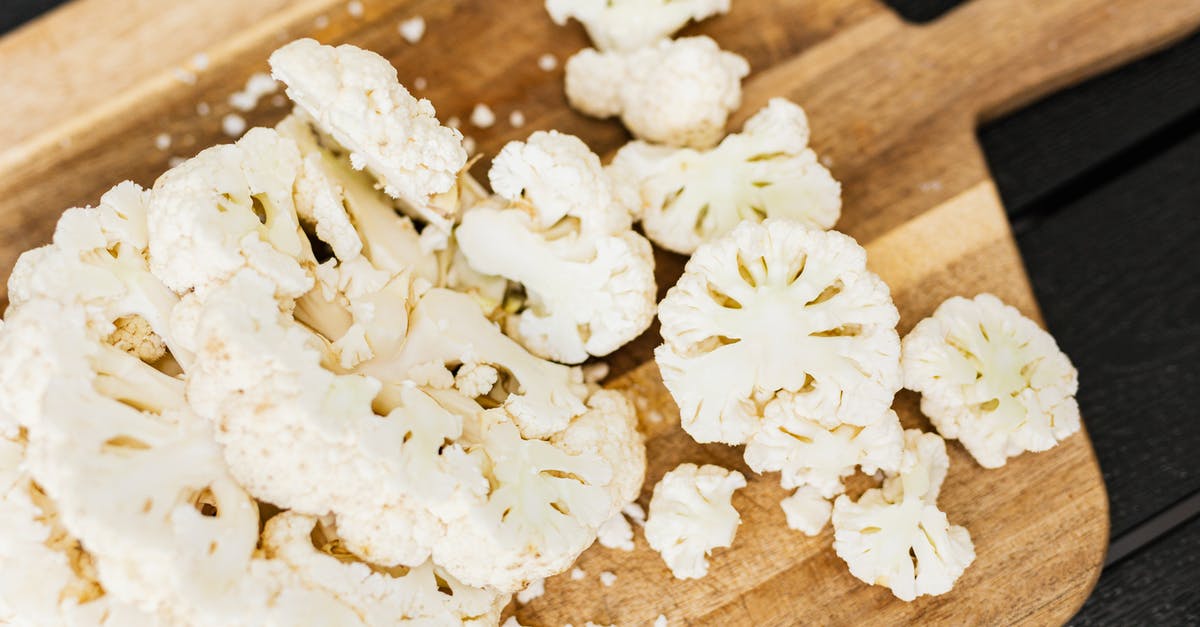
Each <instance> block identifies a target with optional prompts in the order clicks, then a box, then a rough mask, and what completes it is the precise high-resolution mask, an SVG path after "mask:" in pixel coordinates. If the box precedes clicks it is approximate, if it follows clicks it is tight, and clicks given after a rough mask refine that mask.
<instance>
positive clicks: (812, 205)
mask: <svg viewBox="0 0 1200 627" xmlns="http://www.w3.org/2000/svg"><path fill="white" fill-rule="evenodd" d="M808 136H809V132H808V121H807V119H806V118H805V116H804V110H803V109H801V108H800V107H799V106H797V105H795V104H793V103H791V102H789V101H788V100H786V99H783V98H772V99H771V101H770V102H769V103H768V104H767V106H766V107H764V108H763V109H761V110H760V111H759V112H758V113H756V114H754V116H753V117H751V118H750V119H749V120H747V121H746V125H745V127H744V128H743V129H742V132H741V133H738V134H733V135H729V136H727V137H726V138H725V139H724V140H722V141H721V143H720V145H718V146H717V147H716V148H713V149H711V150H707V151H699V150H694V149H691V148H677V149H676V148H670V147H668V146H655V145H653V144H648V143H646V142H642V141H634V142H630V143H629V144H626V145H625V146H624V147H623V148H621V150H620V151H618V152H617V155H616V157H614V158H613V161H612V164H610V165H609V166H608V172H609V175H610V176H612V177H613V180H614V182H615V185H616V188H617V189H618V190H621V191H622V192H623V193H622V200H623V202H624V203H625V205H626V207H627V208H628V209H629V211H630V212H631V213H632V214H633V215H634V216H636V217H638V218H640V219H641V221H642V227H643V228H644V229H645V230H646V234H647V235H648V236H649V237H650V239H651V240H653V241H654V243H656V244H658V245H659V246H662V247H663V248H666V249H668V250H671V251H674V252H677V253H682V254H685V255H687V254H691V253H692V252H693V251H695V250H696V247H697V246H699V245H700V244H702V243H704V242H707V241H710V240H712V239H715V238H717V237H721V236H722V235H725V234H726V233H728V232H729V231H731V230H733V228H734V227H735V226H737V225H738V223H740V222H741V221H742V220H755V221H762V220H763V219H765V218H787V219H790V220H795V221H797V222H801V223H803V224H805V225H807V226H810V227H812V228H817V229H822V230H824V229H829V228H832V227H833V225H834V223H836V222H837V219H838V216H839V215H840V214H841V207H842V199H841V185H840V184H839V183H838V182H837V181H836V180H834V178H833V176H832V175H831V174H830V173H829V170H827V169H825V167H824V166H822V165H821V164H820V162H818V161H817V155H816V153H814V152H813V151H812V149H810V148H809V147H808Z"/></svg>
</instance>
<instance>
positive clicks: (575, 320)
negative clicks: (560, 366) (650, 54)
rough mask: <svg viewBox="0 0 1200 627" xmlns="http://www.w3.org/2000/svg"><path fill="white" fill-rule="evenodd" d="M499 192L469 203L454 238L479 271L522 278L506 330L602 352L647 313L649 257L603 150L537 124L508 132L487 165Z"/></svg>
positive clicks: (584, 353) (537, 348)
mask: <svg viewBox="0 0 1200 627" xmlns="http://www.w3.org/2000/svg"><path fill="white" fill-rule="evenodd" d="M490 178H491V181H492V187H493V188H494V189H495V190H496V193H497V194H498V195H499V196H500V198H503V199H504V201H506V202H500V201H492V202H485V203H482V204H479V205H476V206H475V207H473V208H471V209H469V210H467V211H466V212H465V214H464V215H463V219H462V224H461V225H459V227H458V229H457V230H456V231H455V238H456V240H457V242H458V246H459V248H460V249H461V250H462V253H463V255H464V256H465V257H466V259H467V261H468V262H469V263H470V265H471V267H472V268H474V269H475V270H476V271H477V272H480V273H486V274H491V275H499V276H502V277H505V278H506V279H509V280H511V281H513V282H516V283H520V284H521V285H523V286H524V288H525V293H526V302H525V307H524V309H523V310H522V311H520V312H518V313H516V314H515V315H513V316H510V317H509V318H508V320H507V325H506V326H507V330H508V332H509V334H510V335H512V336H514V337H516V338H517V339H518V340H520V341H521V343H522V344H524V345H525V346H526V347H527V348H528V349H529V350H530V351H532V352H533V353H535V354H537V355H539V356H543V357H547V358H551V359H555V360H557V361H561V362H565V363H580V362H582V361H584V360H585V359H587V358H588V356H589V355H607V354H608V353H611V352H612V351H614V350H616V349H617V348H619V347H620V346H622V345H623V344H625V343H627V342H629V341H630V340H632V339H633V338H635V337H637V336H638V335H640V334H641V333H642V332H643V331H645V330H646V328H647V327H649V326H650V323H651V322H652V321H653V319H654V298H655V284H654V258H653V255H652V252H651V248H650V243H649V242H647V241H646V239H645V238H643V237H642V236H641V235H638V234H637V233H634V232H633V230H632V228H631V223H630V219H629V214H628V213H627V212H626V211H625V209H624V208H622V207H621V206H620V205H619V204H618V203H617V202H616V200H615V198H614V195H613V190H612V186H611V184H610V183H609V180H608V178H607V177H606V176H605V174H604V170H603V168H602V167H601V165H600V159H599V158H598V157H597V156H596V155H595V154H593V153H592V152H591V151H590V150H588V148H587V146H586V145H584V143H583V142H582V141H580V140H579V139H577V138H575V137H573V136H570V135H564V134H561V133H558V132H556V131H550V132H542V131H539V132H536V133H534V134H533V135H531V136H530V137H529V139H528V140H527V141H525V142H510V143H509V144H508V145H506V146H505V147H504V149H503V150H501V151H500V154H499V155H497V157H496V159H495V161H494V162H493V164H492V169H491V172H490Z"/></svg>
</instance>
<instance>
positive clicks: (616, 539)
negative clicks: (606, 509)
mask: <svg viewBox="0 0 1200 627" xmlns="http://www.w3.org/2000/svg"><path fill="white" fill-rule="evenodd" d="M596 541H597V542H599V543H600V546H603V547H606V548H610V549H620V550H622V551H632V550H633V527H632V526H630V524H629V520H627V519H626V518H625V514H623V513H620V512H618V513H617V514H614V515H613V517H612V518H609V519H608V520H606V521H604V524H602V525H600V528H599V529H597V530H596Z"/></svg>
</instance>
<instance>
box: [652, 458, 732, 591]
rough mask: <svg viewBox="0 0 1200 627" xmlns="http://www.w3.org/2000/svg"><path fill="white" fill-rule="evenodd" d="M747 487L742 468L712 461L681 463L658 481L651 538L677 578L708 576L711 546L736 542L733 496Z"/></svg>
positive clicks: (653, 502) (655, 489) (715, 546)
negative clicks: (732, 467)
mask: <svg viewBox="0 0 1200 627" xmlns="http://www.w3.org/2000/svg"><path fill="white" fill-rule="evenodd" d="M744 487H746V478H745V477H743V476H742V473H740V472H737V471H736V470H732V471H731V470H726V469H724V468H721V467H720V466H713V465H711V464H705V465H704V466H699V467H697V466H696V465H695V464H680V465H679V466H677V467H675V469H674V470H672V471H670V472H668V473H667V474H665V475H663V478H662V480H661V481H659V482H658V484H657V485H655V486H654V495H653V496H652V497H651V498H650V516H649V518H647V519H646V541H647V542H649V543H650V547H651V548H653V549H654V550H655V551H658V552H659V554H660V555H662V558H663V561H665V562H666V563H667V567H668V568H670V569H671V573H672V574H674V575H675V577H676V578H677V579H699V578H701V577H704V576H705V575H707V574H708V560H707V559H706V557H707V556H708V555H709V554H711V553H712V550H713V549H714V548H718V547H729V546H731V545H732V544H733V536H734V533H736V532H737V527H738V524H740V522H741V517H740V516H738V513H737V510H735V509H734V508H733V505H731V504H730V499H731V497H732V496H733V493H734V491H735V490H738V489H740V488H744Z"/></svg>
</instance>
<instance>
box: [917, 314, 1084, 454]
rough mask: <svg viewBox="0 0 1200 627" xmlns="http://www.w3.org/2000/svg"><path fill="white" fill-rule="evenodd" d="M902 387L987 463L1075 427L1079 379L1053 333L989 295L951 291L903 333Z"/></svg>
mask: <svg viewBox="0 0 1200 627" xmlns="http://www.w3.org/2000/svg"><path fill="white" fill-rule="evenodd" d="M902 346H903V354H902V364H903V367H904V385H905V387H907V388H909V389H911V390H914V391H917V392H920V393H921V411H922V412H923V413H925V415H927V416H929V419H930V421H931V422H932V423H933V425H934V427H936V428H937V430H938V432H939V433H941V434H942V436H943V437H945V438H951V439H954V438H957V439H958V440H959V441H960V442H962V444H963V446H964V447H966V449H967V451H968V452H970V453H971V455H972V456H973V457H974V458H975V460H976V461H977V462H979V464H980V465H981V466H983V467H985V468H998V467H1000V466H1003V465H1004V464H1005V462H1006V461H1007V458H1009V457H1013V456H1015V455H1020V454H1021V453H1022V452H1024V451H1044V450H1047V449H1049V448H1051V447H1053V446H1054V445H1056V444H1058V443H1059V442H1060V441H1062V440H1063V439H1064V438H1066V437H1067V436H1069V435H1071V434H1073V433H1075V432H1076V431H1079V427H1080V420H1079V405H1078V404H1077V403H1076V402H1075V392H1076V390H1077V389H1078V387H1079V381H1078V378H1077V373H1076V371H1075V368H1074V367H1073V366H1072V365H1071V362H1070V360H1069V359H1068V358H1067V356H1066V355H1064V354H1063V353H1062V351H1060V350H1059V348H1058V345H1057V344H1056V343H1055V342H1054V338H1053V337H1051V336H1050V334H1049V333H1047V332H1045V331H1043V330H1042V329H1041V328H1040V327H1038V325H1037V323H1035V322H1034V321H1032V320H1030V319H1028V318H1026V317H1024V316H1022V315H1021V313H1020V312H1019V311H1017V310H1016V309H1015V308H1013V307H1010V306H1008V305H1005V304H1004V303H1003V302H1001V301H1000V299H998V298H996V297H995V296H992V295H991V294H980V295H979V296H976V297H975V298H974V299H966V298H961V297H955V298H951V299H949V300H947V301H946V302H944V303H942V305H941V306H940V307H938V309H937V311H936V312H934V314H933V316H932V317H930V318H926V319H925V320H922V321H921V322H919V323H917V325H916V326H915V327H914V328H913V330H912V331H911V332H910V333H909V334H908V335H907V336H906V337H905V338H904V342H903V345H902Z"/></svg>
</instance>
